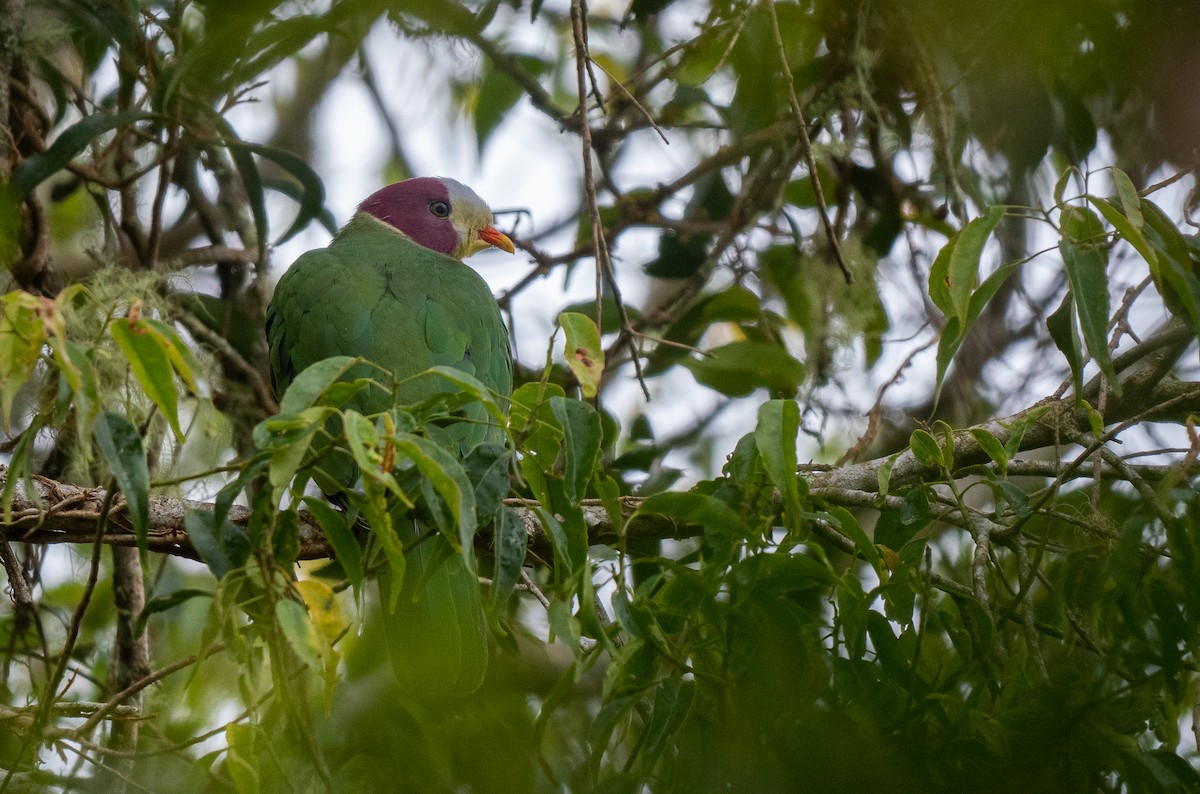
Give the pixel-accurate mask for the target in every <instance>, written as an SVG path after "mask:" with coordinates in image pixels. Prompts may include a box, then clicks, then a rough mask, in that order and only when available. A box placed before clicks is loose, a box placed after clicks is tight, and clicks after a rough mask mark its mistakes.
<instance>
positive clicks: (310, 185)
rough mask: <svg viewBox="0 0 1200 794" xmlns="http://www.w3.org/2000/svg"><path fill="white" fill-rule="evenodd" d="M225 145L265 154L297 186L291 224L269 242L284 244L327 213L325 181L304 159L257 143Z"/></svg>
mask: <svg viewBox="0 0 1200 794" xmlns="http://www.w3.org/2000/svg"><path fill="white" fill-rule="evenodd" d="M229 145H230V147H231V149H237V150H243V149H244V150H245V151H247V152H252V153H254V154H257V155H258V156H259V157H265V158H266V159H268V160H270V161H272V162H274V163H275V164H276V165H278V166H279V167H280V168H282V169H283V170H285V171H287V172H288V173H289V174H291V175H292V176H293V177H294V178H295V179H296V182H297V183H298V184H299V185H300V194H299V198H298V203H299V205H300V206H299V207H298V208H297V210H296V217H295V219H294V220H293V221H292V225H291V226H289V227H288V228H287V231H285V232H284V233H283V234H281V235H280V236H279V239H278V240H276V241H275V242H274V243H273V245H282V244H283V243H286V242H287V241H288V240H290V239H292V238H293V237H295V236H296V235H297V234H299V233H300V232H301V231H303V230H304V227H306V226H308V224H310V223H312V222H313V221H314V220H316V219H318V218H320V217H321V216H322V215H323V214H324V213H326V212H327V210H326V209H325V183H324V182H322V181H321V177H320V176H318V175H317V172H316V171H314V170H313V169H312V167H311V166H310V165H309V164H308V163H306V162H304V160H302V159H300V158H299V157H297V156H296V155H294V154H292V153H291V152H285V151H284V150H283V149H277V148H275V147H273V146H266V145H264V144H260V143H248V142H246V141H236V142H234V141H230V142H229ZM265 231H266V228H265V226H264V227H263V233H265Z"/></svg>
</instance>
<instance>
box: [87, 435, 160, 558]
mask: <svg viewBox="0 0 1200 794" xmlns="http://www.w3.org/2000/svg"><path fill="white" fill-rule="evenodd" d="M92 434H93V435H94V436H95V439H96V446H97V447H98V448H99V450H100V453H101V454H102V455H104V460H105V462H106V463H108V469H109V471H111V472H112V475H113V478H114V479H116V481H117V486H118V487H120V489H121V493H123V494H124V495H125V504H126V509H127V510H128V511H129V521H130V523H132V524H133V534H134V535H135V536H136V537H137V543H138V549H139V550H140V551H141V553H142V554H143V555H144V554H146V553H147V552H148V551H149V547H148V545H147V542H146V530H147V528H148V527H149V525H150V467H149V466H148V465H147V464H146V452H145V450H144V449H143V448H142V437H141V436H140V435H139V434H138V431H137V428H136V427H134V426H133V425H132V424H130V423H129V420H128V419H126V418H125V417H123V416H121V415H120V414H115V413H112V412H110V411H105V412H104V413H102V414H100V415H99V416H97V417H96V424H95V426H94V427H93V430H92Z"/></svg>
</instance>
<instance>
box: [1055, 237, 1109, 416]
mask: <svg viewBox="0 0 1200 794" xmlns="http://www.w3.org/2000/svg"><path fill="white" fill-rule="evenodd" d="M1058 247H1059V251H1061V252H1062V258H1063V266H1064V267H1065V268H1066V270H1067V279H1068V281H1069V282H1070V284H1071V295H1072V296H1073V298H1074V303H1075V311H1076V313H1077V314H1078V317H1079V328H1080V330H1081V331H1082V332H1083V344H1084V346H1085V347H1086V348H1087V351H1088V353H1090V354H1091V356H1092V358H1093V359H1094V360H1095V362H1096V363H1097V364H1098V365H1099V366H1100V371H1101V372H1103V373H1104V374H1105V375H1107V376H1108V383H1109V388H1111V389H1112V390H1113V392H1114V393H1115V394H1118V395H1119V394H1120V393H1121V388H1120V383H1119V382H1118V381H1117V376H1116V370H1114V369H1113V364H1112V355H1111V354H1110V353H1109V350H1108V270H1107V259H1106V257H1105V255H1104V253H1103V252H1102V251H1101V250H1100V249H1098V248H1095V247H1091V246H1084V245H1082V244H1080V243H1078V242H1075V241H1073V240H1068V239H1064V240H1062V241H1061V242H1060V243H1059V246H1058Z"/></svg>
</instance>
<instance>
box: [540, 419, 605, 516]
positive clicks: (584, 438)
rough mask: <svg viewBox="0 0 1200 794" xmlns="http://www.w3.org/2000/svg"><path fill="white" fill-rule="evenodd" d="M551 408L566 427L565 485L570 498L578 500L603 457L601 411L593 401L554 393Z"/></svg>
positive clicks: (560, 424) (564, 440) (563, 428)
mask: <svg viewBox="0 0 1200 794" xmlns="http://www.w3.org/2000/svg"><path fill="white" fill-rule="evenodd" d="M550 409H551V410H552V411H553V412H554V416H555V418H557V419H558V423H559V426H560V427H561V428H562V431H563V461H564V465H563V486H564V488H565V489H566V496H567V499H568V500H569V501H571V502H572V503H577V502H579V501H580V500H581V499H583V498H584V496H585V495H586V493H587V487H588V483H589V482H591V479H592V472H593V471H594V470H595V468H596V462H597V460H598V459H599V457H600V441H601V428H600V415H599V414H598V413H596V409H595V408H593V407H592V406H591V405H589V404H587V403H585V402H580V401H579V400H569V399H567V398H565V397H551V398H550Z"/></svg>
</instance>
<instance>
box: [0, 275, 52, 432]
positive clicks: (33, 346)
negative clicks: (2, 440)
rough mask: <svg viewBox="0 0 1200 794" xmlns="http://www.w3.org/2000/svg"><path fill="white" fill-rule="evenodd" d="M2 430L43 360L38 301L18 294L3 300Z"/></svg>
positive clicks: (0, 353) (0, 347) (0, 342)
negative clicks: (19, 395)
mask: <svg viewBox="0 0 1200 794" xmlns="http://www.w3.org/2000/svg"><path fill="white" fill-rule="evenodd" d="M0 300H2V301H3V309H2V310H0V428H4V429H5V430H7V429H8V427H9V422H10V421H11V414H12V407H13V400H14V399H16V396H17V392H18V391H19V390H20V389H21V386H22V385H23V384H24V383H25V382H26V381H28V380H29V378H30V377H31V376H32V375H33V371H34V366H35V365H36V364H37V362H38V359H39V358H40V356H41V351H42V345H43V344H44V343H45V341H46V331H45V326H44V325H43V323H42V321H41V319H39V318H38V315H37V309H38V303H39V302H40V301H39V299H38V298H36V297H35V296H33V295H31V294H29V293H28V292H24V291H22V290H14V291H13V292H10V293H8V294H7V295H5V296H4V297H3V299H0Z"/></svg>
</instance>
